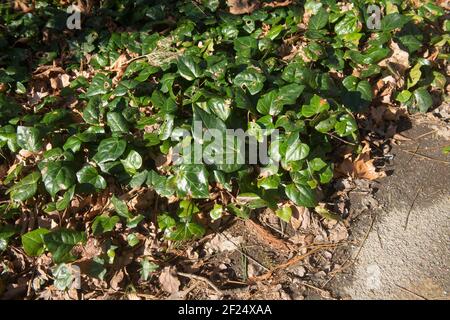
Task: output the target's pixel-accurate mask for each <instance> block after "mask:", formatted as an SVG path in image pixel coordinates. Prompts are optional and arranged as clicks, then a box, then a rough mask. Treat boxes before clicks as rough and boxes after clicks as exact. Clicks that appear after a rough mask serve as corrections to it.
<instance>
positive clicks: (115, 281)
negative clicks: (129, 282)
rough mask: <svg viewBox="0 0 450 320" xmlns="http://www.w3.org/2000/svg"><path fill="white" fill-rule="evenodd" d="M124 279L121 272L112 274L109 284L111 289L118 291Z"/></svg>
mask: <svg viewBox="0 0 450 320" xmlns="http://www.w3.org/2000/svg"><path fill="white" fill-rule="evenodd" d="M123 278H124V274H123V271H122V270H119V271H118V272H116V273H115V274H114V276H113V277H112V278H111V281H110V282H109V284H110V286H111V288H112V289H113V290H115V291H119V290H120V283H121V282H122V280H123Z"/></svg>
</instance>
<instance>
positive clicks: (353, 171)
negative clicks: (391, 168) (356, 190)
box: [335, 141, 386, 180]
mask: <svg viewBox="0 0 450 320" xmlns="http://www.w3.org/2000/svg"><path fill="white" fill-rule="evenodd" d="M363 145H364V147H363V150H362V151H361V153H360V154H359V155H358V156H357V157H356V159H355V160H353V159H352V154H351V153H348V154H346V155H345V156H344V160H343V161H342V162H341V163H340V164H339V165H338V166H336V169H335V173H337V175H343V176H350V177H353V178H355V179H367V180H375V179H379V178H383V177H385V176H386V173H385V172H383V171H380V172H378V171H376V168H375V166H374V164H373V162H374V159H371V157H370V145H369V143H368V142H367V141H363Z"/></svg>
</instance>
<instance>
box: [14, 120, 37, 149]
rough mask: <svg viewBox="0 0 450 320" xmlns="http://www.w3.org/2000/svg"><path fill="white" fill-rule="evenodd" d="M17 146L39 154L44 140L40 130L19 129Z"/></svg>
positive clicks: (21, 127)
mask: <svg viewBox="0 0 450 320" xmlns="http://www.w3.org/2000/svg"><path fill="white" fill-rule="evenodd" d="M17 144H18V145H19V147H21V148H22V149H24V150H27V151H32V152H37V151H39V150H40V149H42V145H43V144H42V138H41V133H40V131H39V129H37V128H34V127H24V126H18V127H17Z"/></svg>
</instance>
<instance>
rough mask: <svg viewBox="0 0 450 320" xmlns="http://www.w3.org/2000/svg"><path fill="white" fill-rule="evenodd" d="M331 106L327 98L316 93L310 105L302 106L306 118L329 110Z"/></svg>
mask: <svg viewBox="0 0 450 320" xmlns="http://www.w3.org/2000/svg"><path fill="white" fill-rule="evenodd" d="M329 108H330V105H329V104H328V102H327V100H325V99H322V98H321V97H319V96H318V95H314V96H313V97H312V98H311V100H310V101H309V105H304V106H303V107H302V115H303V116H304V117H306V118H309V117H312V116H315V115H316V114H319V113H322V112H324V111H327V110H328V109H329Z"/></svg>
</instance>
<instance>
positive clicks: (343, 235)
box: [328, 222, 348, 243]
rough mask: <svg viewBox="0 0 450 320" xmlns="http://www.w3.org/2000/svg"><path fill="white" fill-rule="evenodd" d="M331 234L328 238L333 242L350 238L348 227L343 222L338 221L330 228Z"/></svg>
mask: <svg viewBox="0 0 450 320" xmlns="http://www.w3.org/2000/svg"><path fill="white" fill-rule="evenodd" d="M328 232H329V236H328V239H329V240H330V241H331V242H335V243H337V242H340V241H342V240H345V239H347V238H348V231H347V228H346V227H345V226H344V224H343V223H342V222H339V223H337V224H336V225H335V226H334V227H333V228H331V229H330V230H328Z"/></svg>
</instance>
